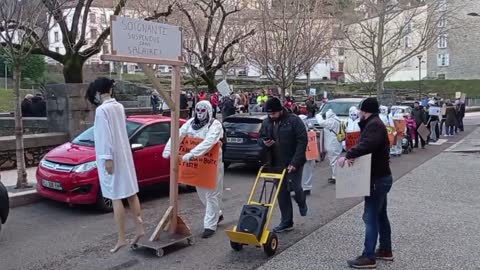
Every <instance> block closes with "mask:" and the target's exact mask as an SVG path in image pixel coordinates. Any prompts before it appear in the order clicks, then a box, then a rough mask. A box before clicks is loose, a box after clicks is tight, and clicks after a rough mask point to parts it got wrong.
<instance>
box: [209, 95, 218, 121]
mask: <svg viewBox="0 0 480 270" xmlns="http://www.w3.org/2000/svg"><path fill="white" fill-rule="evenodd" d="M210 103H211V104H212V110H213V115H212V117H213V118H215V119H216V118H217V110H218V92H215V93H213V95H212V96H211V97H210Z"/></svg>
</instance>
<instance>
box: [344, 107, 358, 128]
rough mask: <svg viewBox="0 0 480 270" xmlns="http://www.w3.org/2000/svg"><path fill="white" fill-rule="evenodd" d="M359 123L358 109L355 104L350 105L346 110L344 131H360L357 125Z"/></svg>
mask: <svg viewBox="0 0 480 270" xmlns="http://www.w3.org/2000/svg"><path fill="white" fill-rule="evenodd" d="M358 123H360V118H359V117H358V109H357V107H355V106H352V107H350V110H349V111H348V119H347V124H346V125H345V126H346V127H345V132H346V133H349V132H357V131H360V126H359V125H358Z"/></svg>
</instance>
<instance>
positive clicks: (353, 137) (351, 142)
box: [345, 131, 360, 151]
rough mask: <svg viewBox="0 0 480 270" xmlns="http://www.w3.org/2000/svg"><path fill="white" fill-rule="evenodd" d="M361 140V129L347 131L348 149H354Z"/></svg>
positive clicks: (346, 141)
mask: <svg viewBox="0 0 480 270" xmlns="http://www.w3.org/2000/svg"><path fill="white" fill-rule="evenodd" d="M359 140H360V131H355V132H347V138H346V139H345V147H346V148H347V151H348V150H350V149H352V147H354V146H355V145H357V144H358V141H359Z"/></svg>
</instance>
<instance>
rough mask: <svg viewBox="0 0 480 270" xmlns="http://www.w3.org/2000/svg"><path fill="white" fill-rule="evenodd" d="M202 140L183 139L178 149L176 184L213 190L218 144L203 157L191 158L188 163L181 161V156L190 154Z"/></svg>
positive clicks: (215, 180) (215, 179)
mask: <svg viewBox="0 0 480 270" xmlns="http://www.w3.org/2000/svg"><path fill="white" fill-rule="evenodd" d="M202 141H203V139H200V138H192V137H185V138H184V139H183V141H182V142H181V144H180V149H179V166H178V173H179V177H178V178H179V180H178V182H180V183H182V184H185V185H190V186H195V187H202V188H208V189H214V188H215V187H216V184H217V165H218V162H219V161H218V156H219V151H220V143H217V144H215V146H214V147H213V148H212V149H210V151H208V152H207V153H205V155H203V156H200V157H196V158H193V159H192V160H190V162H184V161H183V160H182V157H183V155H185V154H186V153H188V152H190V150H192V149H193V148H194V147H195V146H197V145H198V144H199V143H201V142H202Z"/></svg>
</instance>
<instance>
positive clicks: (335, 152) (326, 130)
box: [315, 109, 343, 184]
mask: <svg viewBox="0 0 480 270" xmlns="http://www.w3.org/2000/svg"><path fill="white" fill-rule="evenodd" d="M315 118H316V120H317V122H318V125H319V126H320V127H323V137H324V145H325V150H326V151H327V157H328V160H329V161H330V169H331V177H330V178H328V182H329V183H331V184H335V178H336V177H335V176H336V173H335V171H336V170H335V169H336V164H337V160H338V158H339V157H340V155H341V154H342V149H343V147H342V142H339V141H338V138H337V134H338V133H339V132H340V124H341V120H340V119H338V117H337V115H336V114H335V113H334V112H333V111H332V109H329V110H328V111H327V113H326V119H325V120H324V119H323V117H322V114H321V113H318V114H317V115H316V116H315Z"/></svg>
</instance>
